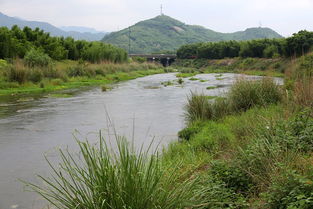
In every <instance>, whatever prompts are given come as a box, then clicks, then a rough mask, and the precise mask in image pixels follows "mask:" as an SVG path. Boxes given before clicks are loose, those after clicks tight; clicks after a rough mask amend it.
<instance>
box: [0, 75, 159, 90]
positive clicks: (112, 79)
mask: <svg viewBox="0 0 313 209" xmlns="http://www.w3.org/2000/svg"><path fill="white" fill-rule="evenodd" d="M163 72H164V71H163V69H156V70H138V71H132V72H128V73H127V72H117V73H112V74H107V75H106V76H98V77H96V78H90V77H73V78H70V79H69V80H68V81H67V82H62V83H57V84H55V83H54V82H53V80H43V81H42V83H44V87H43V88H42V87H41V86H40V84H33V83H26V84H22V85H18V86H14V87H13V88H4V89H0V96H4V95H12V94H36V93H46V92H53V91H58V90H64V89H71V88H78V87H82V86H97V85H102V84H111V83H116V82H120V81H126V80H130V79H135V78H139V77H143V76H147V75H153V74H158V73H163Z"/></svg>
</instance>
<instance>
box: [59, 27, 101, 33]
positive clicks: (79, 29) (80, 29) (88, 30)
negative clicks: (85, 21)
mask: <svg viewBox="0 0 313 209" xmlns="http://www.w3.org/2000/svg"><path fill="white" fill-rule="evenodd" d="M59 28H60V29H61V30H64V31H66V32H70V31H76V32H80V33H106V32H104V31H97V30H96V29H94V28H89V27H82V26H61V27H59Z"/></svg>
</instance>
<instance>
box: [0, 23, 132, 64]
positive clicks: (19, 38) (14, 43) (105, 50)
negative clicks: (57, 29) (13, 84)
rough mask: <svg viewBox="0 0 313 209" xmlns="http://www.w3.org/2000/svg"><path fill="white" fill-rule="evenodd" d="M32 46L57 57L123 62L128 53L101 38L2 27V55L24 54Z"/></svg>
mask: <svg viewBox="0 0 313 209" xmlns="http://www.w3.org/2000/svg"><path fill="white" fill-rule="evenodd" d="M31 49H36V50H38V51H41V52H42V53H44V54H47V55H48V56H49V57H51V58H52V59H54V60H64V59H70V60H79V59H83V60H86V61H90V62H94V63H95V62H97V63H98V62H101V61H110V62H123V61H126V59H127V53H126V52H125V51H124V50H123V49H120V48H117V47H115V46H112V45H109V44H104V43H101V42H87V41H75V40H74V39H73V38H70V37H68V38H63V37H61V38H60V37H51V36H50V34H49V33H45V32H44V31H43V30H40V29H39V28H36V29H35V30H32V29H31V28H29V27H24V29H23V30H22V29H20V28H19V27H17V26H13V27H12V28H11V30H10V29H8V28H6V27H1V28H0V59H6V58H16V57H19V58H24V56H25V55H26V53H27V52H28V51H30V50H31Z"/></svg>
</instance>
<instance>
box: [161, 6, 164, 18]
mask: <svg viewBox="0 0 313 209" xmlns="http://www.w3.org/2000/svg"><path fill="white" fill-rule="evenodd" d="M161 15H164V14H163V5H162V4H161Z"/></svg>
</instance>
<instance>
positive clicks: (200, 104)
mask: <svg viewBox="0 0 313 209" xmlns="http://www.w3.org/2000/svg"><path fill="white" fill-rule="evenodd" d="M282 99H283V92H282V90H281V88H280V86H279V85H277V84H276V83H275V82H274V81H273V80H272V79H269V78H263V79H262V80H258V81H249V80H243V79H241V80H237V81H236V82H235V83H234V84H233V86H232V87H231V89H230V90H229V92H228V93H227V94H226V95H225V98H218V99H216V100H214V101H213V102H211V101H209V99H208V98H207V96H205V95H203V94H199V95H198V94H195V93H191V95H190V96H189V97H188V100H187V104H186V105H185V119H186V121H187V122H192V121H196V120H213V119H214V120H216V119H220V118H222V117H224V116H226V115H228V114H233V113H239V112H244V111H247V110H248V109H251V108H253V107H255V106H267V105H270V104H277V103H279V102H281V101H282Z"/></svg>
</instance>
